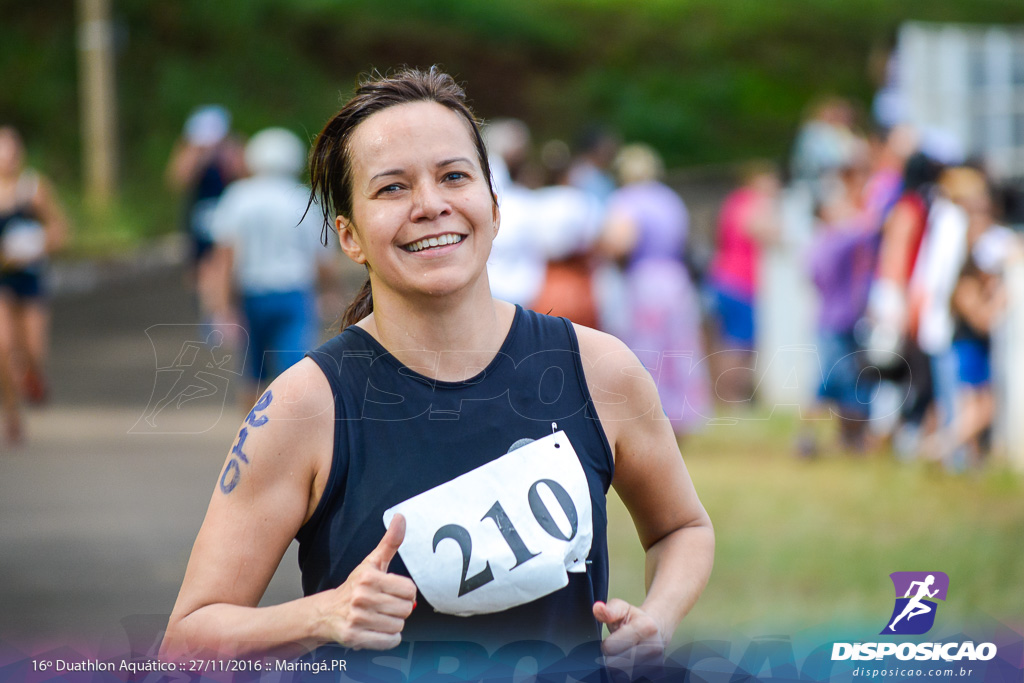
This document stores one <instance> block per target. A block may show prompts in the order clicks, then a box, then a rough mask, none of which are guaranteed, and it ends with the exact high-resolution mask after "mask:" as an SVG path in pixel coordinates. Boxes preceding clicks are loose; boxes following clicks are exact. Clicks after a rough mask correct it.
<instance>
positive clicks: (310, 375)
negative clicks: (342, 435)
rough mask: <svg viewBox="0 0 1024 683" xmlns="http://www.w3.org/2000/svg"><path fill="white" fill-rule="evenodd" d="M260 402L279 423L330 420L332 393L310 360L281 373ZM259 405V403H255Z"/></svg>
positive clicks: (305, 360)
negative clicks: (285, 421)
mask: <svg viewBox="0 0 1024 683" xmlns="http://www.w3.org/2000/svg"><path fill="white" fill-rule="evenodd" d="M260 401H261V402H265V403H266V404H267V407H266V410H267V411H268V416H271V417H276V418H278V419H280V420H289V421H295V424H296V425H299V426H301V425H302V424H303V423H302V422H301V421H302V420H309V419H321V420H333V419H334V410H333V392H332V390H331V385H330V382H329V381H328V379H327V376H326V375H325V374H324V372H323V370H322V369H321V368H320V367H319V366H318V365H317V364H316V363H314V362H313V361H312V360H311V359H310V358H308V357H307V358H303V359H302V360H300V361H299V362H298V363H296V364H295V365H293V366H291V367H290V368H288V369H287V370H285V371H284V372H282V373H281V374H280V375H279V376H278V377H277V379H275V380H274V381H273V382H271V384H270V386H269V387H267V390H266V392H264V394H263V397H261V398H260ZM257 405H259V404H257Z"/></svg>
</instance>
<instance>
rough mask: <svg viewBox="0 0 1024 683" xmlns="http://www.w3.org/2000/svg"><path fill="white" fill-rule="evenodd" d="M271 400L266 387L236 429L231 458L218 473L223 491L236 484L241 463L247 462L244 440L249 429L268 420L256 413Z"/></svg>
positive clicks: (231, 489)
mask: <svg viewBox="0 0 1024 683" xmlns="http://www.w3.org/2000/svg"><path fill="white" fill-rule="evenodd" d="M273 400H274V394H273V393H271V392H270V390H269V389H268V390H267V392H266V393H265V394H263V395H262V396H260V400H259V401H256V405H254V406H253V407H252V410H250V411H249V414H248V415H246V416H245V420H244V421H243V422H242V428H241V429H240V430H238V440H237V441H235V445H234V446H232V447H231V458H230V459H229V460H228V464H227V465H226V466H225V467H224V473H223V474H221V475H220V490H221V491H223V492H224V493H231V492H232V491H234V490H235V487H236V486H238V480H239V479H241V478H242V464H243V463H244V464H246V465H248V464H249V456H248V455H246V454H245V451H244V450H242V449H243V447H244V446H245V440H246V439H247V438H249V429H250V428H252V429H255V428H258V427H262V426H263V425H265V424H267V422H269V421H270V418H268V417H267V416H266V415H259V414H258V413H262V412H263V411H265V410H266V409H267V408H268V407H269V406H270V402H271V401H273Z"/></svg>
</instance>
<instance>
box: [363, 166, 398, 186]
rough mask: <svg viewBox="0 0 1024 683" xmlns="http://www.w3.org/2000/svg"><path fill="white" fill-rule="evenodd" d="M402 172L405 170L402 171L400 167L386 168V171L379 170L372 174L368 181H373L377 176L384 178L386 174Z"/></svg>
mask: <svg viewBox="0 0 1024 683" xmlns="http://www.w3.org/2000/svg"><path fill="white" fill-rule="evenodd" d="M403 173H405V171H403V170H402V169H400V168H391V169H388V170H387V171H381V172H380V173H378V174H377V175H375V176H373V177H372V178H370V182H371V183H372V182H373V181H375V180H377V179H378V178H384V177H386V176H393V175H402V174H403Z"/></svg>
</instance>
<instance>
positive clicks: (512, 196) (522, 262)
mask: <svg viewBox="0 0 1024 683" xmlns="http://www.w3.org/2000/svg"><path fill="white" fill-rule="evenodd" d="M483 137H484V143H485V144H486V146H487V153H488V161H489V163H490V166H491V176H492V177H493V180H494V191H495V192H496V193H497V195H498V207H499V209H500V211H501V224H500V226H499V229H498V234H497V236H495V238H494V243H493V244H492V245H491V255H490V257H489V258H488V259H487V277H488V279H489V280H490V283H491V292H492V293H493V294H494V296H495V297H497V298H498V299H503V300H505V301H510V302H512V303H514V304H520V305H522V306H529V305H530V304H531V303H533V301H534V299H536V298H537V294H538V293H539V292H540V288H541V285H543V283H544V271H545V268H546V265H547V260H546V258H545V256H544V253H543V250H542V247H541V245H540V244H539V243H538V240H537V237H536V235H535V231H536V226H535V220H536V211H535V209H534V205H533V191H532V190H530V189H529V188H528V187H526V186H524V185H523V184H522V183H521V182H520V176H521V173H522V172H523V169H524V166H525V164H526V163H527V160H528V159H529V153H530V129H529V128H528V127H527V126H526V124H525V123H523V122H522V121H519V120H517V119H496V120H494V121H492V122H490V123H488V124H487V126H486V127H485V128H484V130H483Z"/></svg>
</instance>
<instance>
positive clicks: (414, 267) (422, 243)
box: [336, 102, 498, 299]
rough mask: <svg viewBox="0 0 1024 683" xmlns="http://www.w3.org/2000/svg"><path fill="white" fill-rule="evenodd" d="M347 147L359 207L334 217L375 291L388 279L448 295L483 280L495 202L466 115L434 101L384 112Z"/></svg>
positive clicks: (414, 291) (412, 292)
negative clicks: (367, 270)
mask: <svg viewBox="0 0 1024 683" xmlns="http://www.w3.org/2000/svg"><path fill="white" fill-rule="evenodd" d="M349 155H350V159H351V164H352V215H351V216H349V217H345V216H338V218H337V219H336V225H337V228H338V235H339V238H340V241H341V246H342V249H344V251H345V253H346V254H348V256H349V258H351V259H352V260H353V261H356V262H357V263H366V264H367V265H368V266H369V269H370V277H371V282H372V284H373V288H374V298H375V299H376V298H378V296H379V295H380V294H382V293H383V292H381V291H380V288H381V287H384V288H387V289H390V290H392V291H394V292H396V293H398V294H399V295H401V296H407V297H409V296H412V297H415V296H420V295H431V296H443V295H446V294H451V293H454V292H457V291H459V290H461V289H463V288H465V287H467V286H470V285H472V284H474V283H480V282H481V275H482V274H483V273H485V272H486V264H487V257H488V255H489V254H490V251H491V242H492V241H493V239H494V235H495V233H496V232H497V227H498V210H497V207H496V206H495V205H494V203H493V199H492V196H491V193H490V187H489V185H488V182H487V178H485V177H484V174H483V171H482V169H481V166H480V160H479V158H478V156H477V150H476V145H475V144H474V141H473V138H472V136H471V133H470V128H469V124H468V123H467V122H466V121H465V120H464V119H463V118H462V117H461V116H460V115H459V114H457V113H455V112H454V111H452V110H450V109H448V108H447V107H445V106H443V105H440V104H437V103H436V102H413V103H408V104H401V105H397V106H394V107H390V108H388V109H385V110H383V111H379V112H377V113H375V114H373V115H371V116H370V117H369V118H367V119H366V120H365V121H363V122H362V123H361V124H359V125H358V126H357V127H356V129H355V130H354V131H353V133H352V137H351V139H350V140H349ZM486 282H487V281H486V278H484V279H483V280H482V283H483V285H484V286H486Z"/></svg>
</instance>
